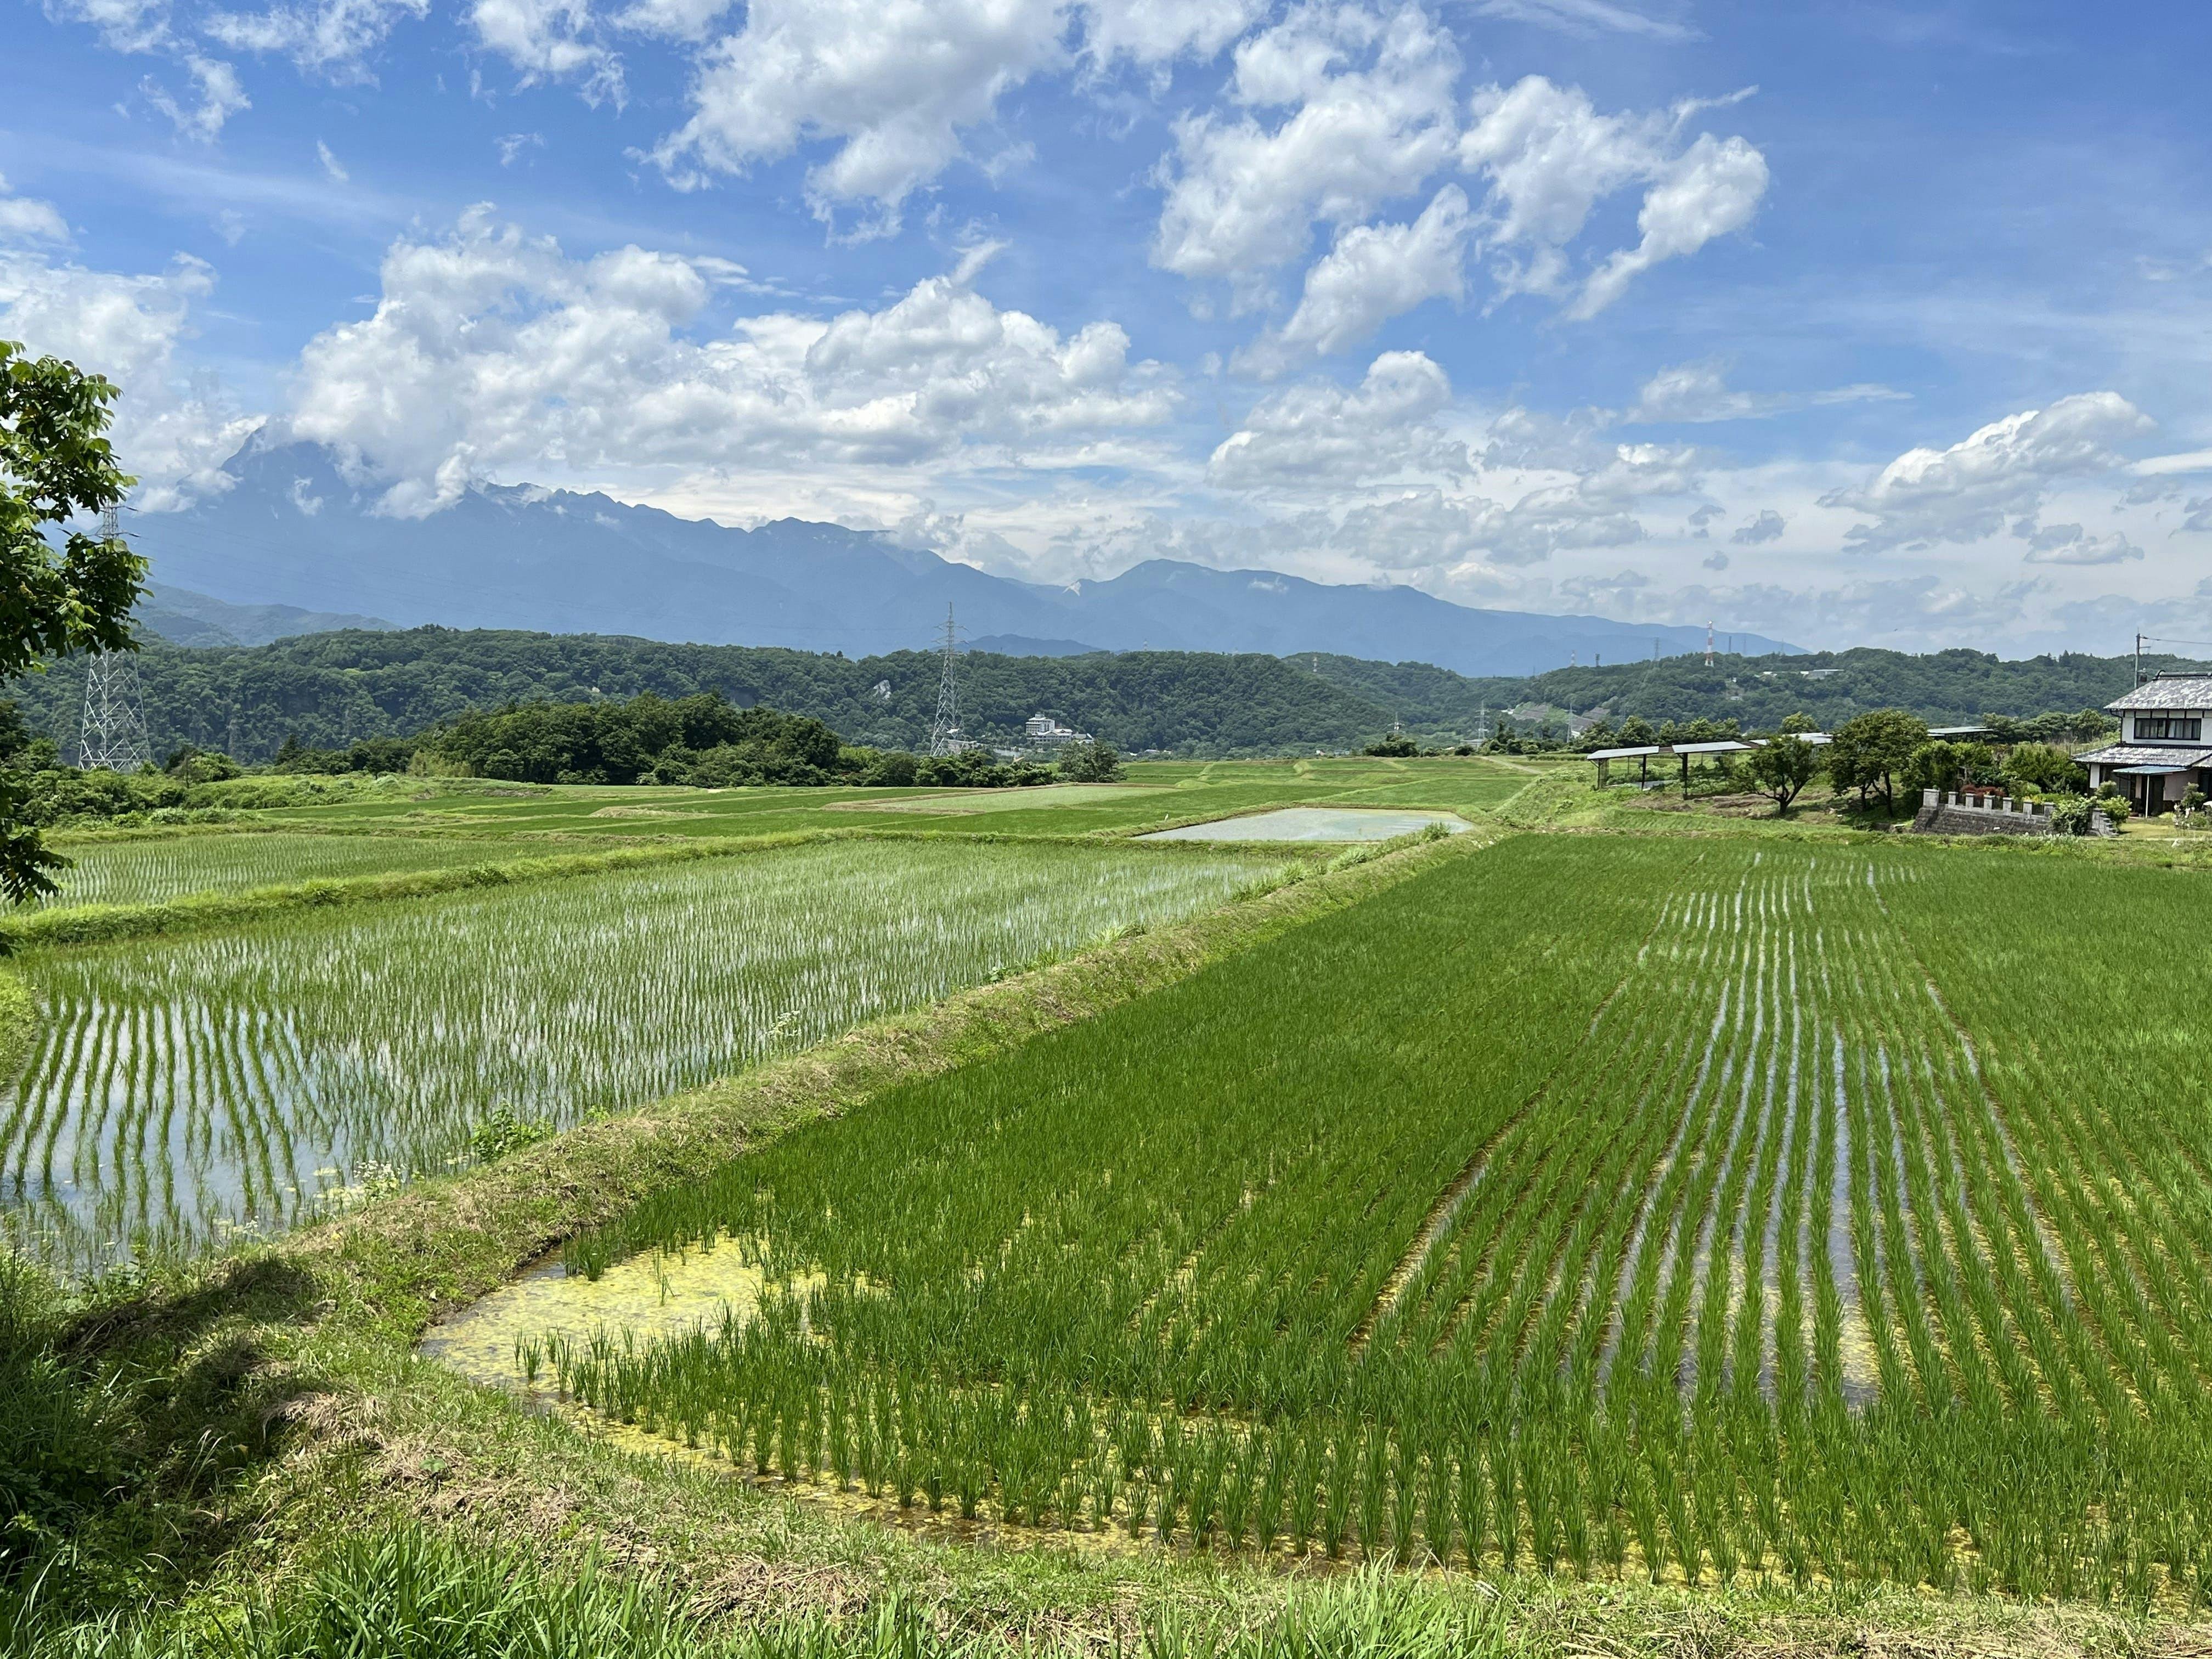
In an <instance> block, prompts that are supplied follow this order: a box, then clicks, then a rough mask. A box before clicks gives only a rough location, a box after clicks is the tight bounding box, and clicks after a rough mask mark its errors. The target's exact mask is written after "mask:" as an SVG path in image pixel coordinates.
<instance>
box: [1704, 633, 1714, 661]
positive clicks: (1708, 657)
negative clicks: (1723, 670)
mask: <svg viewBox="0 0 2212 1659" xmlns="http://www.w3.org/2000/svg"><path fill="white" fill-rule="evenodd" d="M1712 665H1713V625H1712V624H1711V623H1706V624H1705V666H1706V667H1708V668H1711V666H1712Z"/></svg>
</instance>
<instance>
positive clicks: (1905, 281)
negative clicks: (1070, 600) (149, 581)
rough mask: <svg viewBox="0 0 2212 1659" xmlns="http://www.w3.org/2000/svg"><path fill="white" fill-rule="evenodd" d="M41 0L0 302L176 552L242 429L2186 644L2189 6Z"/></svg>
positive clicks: (1147, 537)
mask: <svg viewBox="0 0 2212 1659" xmlns="http://www.w3.org/2000/svg"><path fill="white" fill-rule="evenodd" d="M2115 15H2118V16H2120V17H2121V18H2122V19H2123V20H2124V23H2123V26H2122V27H2114V25H2113V23H2112V18H2113V17H2114V16H2115ZM7 16H8V20H9V21H8V24H7V40H8V45H9V52H8V54H7V62H8V64H9V99H8V100H6V103H5V105H4V106H0V174H4V175H5V181H6V182H5V187H4V190H0V335H4V336H10V337H22V338H25V339H27V340H28V341H29V342H30V343H32V344H33V346H34V347H36V348H39V349H52V350H56V351H61V352H65V353H67V354H69V355H71V356H76V358H78V359H79V361H81V362H85V363H87V364H88V365H90V366H99V367H101V368H104V369H105V370H106V372H107V373H109V374H111V375H112V377H113V378H115V379H116V380H118V382H120V383H121V384H122V385H123V386H124V387H125V403H124V415H123V419H122V422H121V424H120V427H119V437H120V439H121V441H122V442H123V444H124V447H125V451H126V457H127V459H129V460H130V462H131V465H133V466H134V467H135V468H136V470H137V471H139V472H140V473H141V474H142V475H143V477H144V479H145V483H144V485H143V488H142V490H141V493H140V497H139V503H138V504H139V506H140V507H141V509H142V518H141V520H140V523H141V532H142V538H143V540H144V542H145V544H147V545H148V546H149V548H150V549H151V550H154V551H155V556H156V558H157V560H158V552H159V515H160V513H161V511H163V510H168V509H173V508H175V507H182V506H188V505H189V504H190V503H191V501H193V500H195V499H197V498H198V497H200V496H204V495H205V494H207V493H208V492H210V491H211V490H216V489H221V488H222V483H223V478H222V472H221V463H222V460H223V459H226V458H227V457H228V454H229V453H231V452H232V451H233V450H234V448H235V447H237V446H238V445H239V444H240V443H241V442H243V441H246V440H247V438H248V437H249V436H250V435H252V433H254V432H256V431H266V432H267V433H268V434H269V435H270V436H272V437H300V438H307V439H312V440H314V441H320V442H325V443H328V444H331V445H332V446H334V447H337V448H338V449H339V450H340V451H341V452H342V453H343V454H344V455H345V456H346V458H347V459H348V461H349V465H353V466H356V467H357V468H358V469H359V470H360V472H361V474H362V476H363V477H367V478H369V479H371V480H373V481H374V483H376V485H377V486H378V489H379V491H380V499H381V501H383V504H384V510H386V511H389V512H392V513H402V514H406V513H428V512H435V511H437V510H440V508H441V507H442V506H444V505H446V504H448V503H450V501H452V500H453V499H454V498H455V496H456V495H457V494H458V492H459V491H460V490H462V489H465V488H466V487H467V486H468V485H469V483H471V482H472V481H475V480H479V479H488V480H494V481H497V482H501V483H523V482H529V483H547V484H556V485H570V486H586V487H595V488H604V489H608V490H610V491H611V493H613V494H616V495H621V496H623V497H624V498H626V499H630V500H637V501H653V502H657V503H659V504H661V505H664V506H667V507H671V508H673V509H675V510H678V511H681V512H684V513H692V514H697V515H709V514H711V515H712V516H714V517H718V518H721V519H724V520H727V521H729V522H732V523H752V522H757V521H759V520H763V519H768V518H774V517H781V516H785V515H796V516H801V517H808V518H819V519H835V520H839V521H841V522H844V523H848V524H853V525H856V526H870V527H880V528H884V529H886V530H888V531H890V532H893V533H895V534H896V535H898V536H900V537H902V538H905V539H907V540H909V541H911V542H914V543H915V544H921V545H927V546H931V547H933V548H935V549H937V550H939V551H941V552H944V553H945V554H946V555H947V556H953V557H957V558H963V559H967V560H969V561H971V562H976V563H979V564H981V565H984V566H986V567H987V568H993V569H995V570H999V571H1000V572H1002V573H1006V574H1018V575H1023V576H1026V577H1029V578H1031V579H1033V580H1052V581H1070V580H1080V579H1083V578H1085V577H1096V576H1101V575H1105V574H1112V573H1113V572H1115V571H1116V570H1118V569H1121V568H1125V567H1126V566H1127V565H1128V564H1130V563H1133V562H1135V561H1137V560H1139V559H1140V558H1144V557H1148V556H1156V555H1162V554H1165V555H1169V556H1177V557H1184V558H1192V559H1197V560H1201V561H1204V562H1211V563H1217V564H1224V565H1230V566H1237V567H1243V566H1256V567H1267V568H1282V569H1288V570H1294V571H1297V572H1299V573H1300V574H1307V575H1311V576H1315V577H1317V578H1320V579H1323V580H1364V581H1378V582H1380V581H1390V582H1401V583H1411V584H1414V585H1418V586H1422V587H1425V588H1427V589H1429V590H1430V591H1431V592H1437V593H1440V594H1443V596H1445V597H1447V598H1450V599H1458V600H1461V601H1462V602H1466V603H1471V604H1482V605H1499V606H1504V607H1509V608H1521V609H1528V610H1543V611H1559V610H1573V611H1596V612H1600V613H1602V614H1606V615H1611V616H1616V617H1624V618H1639V619H1640V618H1651V619H1657V620H1668V621H1678V622H1702V621H1704V620H1705V619H1706V618H1707V617H1714V618H1717V620H1718V621H1719V623H1720V624H1721V626H1722V627H1723V629H1726V628H1728V627H1730V626H1735V627H1738V628H1744V629H1758V630H1759V631H1761V632H1765V633H1767V634H1771V635H1784V636H1787V637H1791V638H1795V639H1797V640H1800V641H1803V642H1805V643H1808V644H1814V645H1842V644H1850V643H1875V644H1891V645H1897V646H1901V647H1906V648H1913V649H1921V648H1929V647H1938V646H1944V645H1952V644H1969V645H1975V646H1979V647H1984V648H1993V649H2000V648H2001V649H2004V650H2007V651H2019V650H2026V649H2043V648H2051V647H2085V648H2098V649H2111V648H2114V647H2116V646H2118V644H2120V643H2121V642H2123V641H2125V640H2126V639H2127V638H2128V637H2129V636H2130V635H2132V633H2133V632H2134V631H2135V630H2136V629H2137V628H2143V629H2148V630H2149V631H2151V632H2153V633H2154V634H2160V635H2171V636H2178V637H2181V638H2186V639H2200V640H2202V639H2212V374H2208V373H2207V369H2208V367H2212V336H2208V323H2212V169H2208V166H2207V160H2206V143H2205V137H2204V133H2203V120H2202V117H2201V103H2202V95H2201V84H2202V65H2203V63H2204V62H2206V61H2207V58H2208V52H2209V51H2212V9H2206V8H2203V7H2196V6H2182V5H2145V6H2140V7H2135V8H2130V9H2126V10H2125V11H2124V13H2120V14H2114V13H2112V12H2107V11H2099V10H2096V9H2085V8H2081V7H2077V6H2061V5H2057V4H2020V3H2014V4H2006V5H1997V4H1949V5H1928V4H1915V5H1901V4H1900V5H1893V6H1885V5H1880V4H1864V3H1851V4H1844V3H1838V4H1806V5H1797V6H1786V7H1777V6H1765V5H1733V4H1720V3H1712V0H1453V3H1444V4H1422V3H1393V0H1342V3H1306V4H1293V5H1284V4H1280V3H1277V4H1273V5H1269V4H1266V3H1263V0H1182V3H1171V0H1085V3H1074V4H1069V3H1058V0H896V3H884V0H753V3H752V4H751V5H750V6H747V5H745V4H744V3H732V4H726V5H718V4H717V3H716V0H465V3H461V4H458V5H456V4H452V3H447V0H277V3H273V4H272V3H270V0H48V3H46V4H45V5H44V6H43V7H41V6H38V5H28V4H22V3H16V4H15V6H14V7H13V9H11V10H10V11H9V13H8V14H7ZM234 597H252V596H234Z"/></svg>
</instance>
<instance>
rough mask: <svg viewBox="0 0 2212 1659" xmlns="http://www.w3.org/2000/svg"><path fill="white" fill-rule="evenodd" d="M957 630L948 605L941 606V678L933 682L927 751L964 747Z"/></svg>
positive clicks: (935, 752) (945, 752)
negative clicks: (934, 705)
mask: <svg viewBox="0 0 2212 1659" xmlns="http://www.w3.org/2000/svg"><path fill="white" fill-rule="evenodd" d="M959 650H960V633H959V629H958V628H957V625H956V624H955V623H954V622H953V620H952V607H951V605H946V606H945V677H944V678H942V679H940V680H939V681H938V683H937V718H936V719H935V720H933V721H932V722H931V723H930V727H929V752H930V753H931V754H933V755H953V754H957V753H958V752H959V751H960V750H963V749H964V748H966V747H967V744H966V741H965V740H964V739H963V738H962V737H961V735H960V678H959V671H958V669H957V665H956V662H955V659H956V658H957V655H958V653H959Z"/></svg>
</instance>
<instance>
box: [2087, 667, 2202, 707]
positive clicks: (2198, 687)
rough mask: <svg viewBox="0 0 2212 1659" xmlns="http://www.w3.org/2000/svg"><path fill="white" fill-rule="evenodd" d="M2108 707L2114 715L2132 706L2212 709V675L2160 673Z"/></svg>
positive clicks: (2114, 700)
mask: <svg viewBox="0 0 2212 1659" xmlns="http://www.w3.org/2000/svg"><path fill="white" fill-rule="evenodd" d="M2105 708H2106V711H2107V712H2108V713H2112V714H2119V713H2121V712H2123V711H2124V710H2127V709H2130V708H2212V674H2161V675H2160V676H2159V677H2158V678H2156V679H2154V680H2145V681H2144V682H2143V683H2142V684H2141V685H2139V686H2137V687H2136V689H2135V690H2132V691H2130V692H2128V693H2127V694H2126V695H2125V696H2120V697H2117V698H2115V699H2113V701H2112V702H2108V703H2106V705H2105Z"/></svg>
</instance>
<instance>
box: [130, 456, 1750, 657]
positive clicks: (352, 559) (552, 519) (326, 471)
mask: <svg viewBox="0 0 2212 1659" xmlns="http://www.w3.org/2000/svg"><path fill="white" fill-rule="evenodd" d="M228 471H229V472H230V474H231V476H232V477H234V479H235V480H236V482H235V483H234V486H233V488H232V489H229V490H228V492H226V493H225V494H223V495H221V496H219V497H216V498H215V499H213V500H210V501H206V502H204V503H203V504H202V505H201V506H199V507H197V508H195V509H194V510H192V511H191V512H188V513H176V514H169V515H161V516H158V517H157V516H149V517H148V518H146V519H144V520H142V521H141V523H140V526H139V534H138V538H137V539H138V541H139V544H140V545H141V546H142V548H143V550H144V551H145V552H146V553H147V554H148V556H149V557H150V558H151V559H152V561H153V568H154V574H155V577H156V578H157V579H158V580H161V582H163V583H164V584H168V585H173V586H178V587H180V588H185V589H188V590H191V591H192V592H197V593H199V594H202V595H210V596H213V598H214V599H216V600H217V601H220V602H223V603H227V604H231V605H277V606H289V607H292V608H295V609H296V610H298V611H304V612H309V613H314V614H318V615H340V616H350V617H360V618H365V619H373V618H379V617H392V618H395V619H396V620H397V622H398V623H399V624H400V625H402V626H405V625H410V624H415V623H444V624H447V625H450V626H454V627H461V628H512V629H536V630H540V631H543V632H547V633H556V634H560V633H601V634H606V633H619V634H629V635H637V636H640V637H642V638H647V639H663V640H671V641H693V642H697V643H702V644H738V645H767V646H787V647H793V648H794V649H799V650H807V651H842V652H845V653H848V654H849V655H852V656H867V655H874V654H878V653H884V652H887V651H895V650H899V649H905V648H924V647H927V646H928V644H929V643H930V641H931V638H932V635H933V634H934V633H935V632H936V631H937V629H939V628H940V627H941V626H942V625H943V623H944V618H945V607H946V606H947V605H951V606H952V607H953V608H954V609H955V611H957V615H958V619H959V623H960V627H961V629H962V631H963V633H964V634H966V635H968V636H969V637H970V638H971V639H973V638H978V637H984V636H992V635H1004V636H1010V637H1012V638H1016V639H1018V640H1021V641H1035V642H1037V643H1039V644H1042V645H1046V646H1048V647H1061V646H1066V645H1073V644H1075V643H1076V642H1078V641H1087V642H1089V645H1090V646H1091V647H1092V648H1097V649H1103V650H1113V651H1122V650H1132V649H1136V648H1139V647H1151V648H1154V649H1159V650H1194V651H1217V652H1218V651H1227V652H1258V653H1267V654H1269V655H1280V654H1283V653H1289V652H1297V651H1322V652H1331V653H1340V654H1342V655H1346V656H1354V657H1366V658H1383V659H1389V660H1393V661H1398V660H1405V659H1419V660H1422V661H1426V662H1433V663H1436V664H1438V665H1442V666H1443V667H1447V668H1451V669H1454V670H1456V671H1460V672H1462V673H1468V674H1505V675H1522V674H1528V673H1535V672H1540V671H1543V670H1545V669H1549V668H1556V667H1564V666H1565V665H1566V664H1567V663H1568V661H1569V659H1571V658H1577V657H1579V658H1582V659H1587V658H1588V657H1589V655H1590V654H1591V653H1595V652H1607V653H1612V652H1619V653H1620V654H1621V655H1622V656H1623V657H1626V656H1629V655H1632V654H1633V655H1636V656H1642V655H1644V653H1646V652H1647V651H1648V650H1649V649H1650V644H1651V641H1653V640H1655V639H1656V640H1658V641H1661V642H1662V646H1664V647H1667V648H1670V649H1673V650H1675V651H1686V650H1691V649H1694V648H1698V647H1700V646H1701V645H1702V643H1703V632H1702V630H1701V629H1691V628H1668V627H1659V626H1653V625H1650V624H1648V623H1617V622H1613V621H1610V620H1607V619H1606V618H1603V617H1553V616H1543V615H1538V614H1534V613H1522V612H1517V611H1479V610H1474V609H1470V608H1469V607H1467V606H1464V605H1454V604H1452V603H1450V602H1449V601H1448V600H1444V599H1438V598H1437V597H1436V596H1435V595H1434V594H1431V593H1428V592H1424V591H1422V590H1421V589H1419V588H1414V587H1406V586H1389V587H1383V588H1376V587H1368V586H1332V585H1330V584H1328V583H1324V582H1316V581H1313V580H1309V579H1307V578H1305V577H1302V576H1294V575H1291V574H1288V573H1285V572H1282V571H1274V570H1265V569H1234V570H1222V569H1217V568H1213V567H1212V566H1209V565H1201V564H1194V563H1192V562H1188V561H1186V560H1179V559H1171V558H1166V557H1161V558H1154V559H1148V560H1146V561H1143V562H1140V563H1139V564H1136V565H1134V566H1133V567H1131V568H1129V569H1127V570H1126V571H1124V572H1122V573H1121V574H1120V575H1118V576H1115V577H1112V578H1110V579H1108V580H1084V581H1081V582H1077V583H1073V584H1071V585H1068V586H1057V585H1054V586H1046V585H1043V584H1038V583H1032V582H1026V581H1019V580H1013V579H1012V578H1009V577H1004V576H997V575H994V574H991V573H989V572H988V571H984V570H979V569H977V568H975V567H973V566H970V565H964V564H958V563H955V562H951V561H950V560H947V559H944V558H941V557H939V556H938V555H936V554H934V553H931V552H928V551H927V550H920V549H915V548H911V547H905V546H901V545H899V544H896V543H895V542H894V541H892V540H891V539H890V538H889V537H887V536H884V535H883V534H881V533H880V532H869V531H860V530H852V529H848V528H847V527H845V526H841V525H834V524H822V523H817V522H814V521H811V520H805V519H793V518H783V519H776V520H770V521H769V522H767V523H765V524H762V525H760V526H756V527H755V528H753V529H751V530H738V529H732V528H731V527H730V526H726V525H720V524H717V523H714V522H713V521H712V520H695V519H684V518H679V517H678V516H677V515H676V514H674V513H669V512H667V511H665V510H664V509H662V508H659V507H641V506H632V505H629V504H628V503H625V502H622V501H616V500H614V499H613V498H612V497H611V496H609V495H605V494H604V493H602V492H599V491H590V492H578V491H573V490H564V489H550V488H548V487H545V486H542V485H535V484H484V485H477V486H471V489H469V490H468V491H466V492H465V494H464V495H462V497H461V499H460V500H459V501H457V502H455V503H454V504H453V506H451V507H447V508H446V509H444V510H442V511H440V512H437V513H430V514H429V515H428V516H426V517H422V518H412V519H407V518H397V517H393V516H391V515H388V514H386V513H380V511H379V510H378V505H379V503H380V501H381V500H382V492H381V491H380V489H378V488H377V486H376V485H375V484H374V483H373V482H371V481H369V480H367V479H365V478H363V477H361V476H360V475H359V474H358V471H357V470H356V469H353V468H350V467H349V466H348V465H345V464H344V463H343V461H342V459H341V458H339V457H338V456H337V455H336V454H335V453H332V452H331V451H329V450H327V449H324V448H322V447H319V446H316V445H313V444H307V443H301V442H297V441H289V442H286V441H278V440H277V438H276V436H275V435H257V436H256V437H255V438H254V439H253V440H252V441H249V442H248V443H247V445H246V447H245V448H243V449H242V450H240V453H238V455H237V456H235V457H234V459H232V461H231V462H230V463H229V465H228ZM1737 640H1738V642H1739V647H1740V648H1742V649H1745V650H1747V651H1771V650H1789V649H1792V648H1794V647H1787V646H1784V645H1780V644H1779V643H1778V642H1777V641H1771V640H1767V639H1764V638H1760V637H1758V636H1755V635H1741V634H1740V635H1737Z"/></svg>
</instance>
